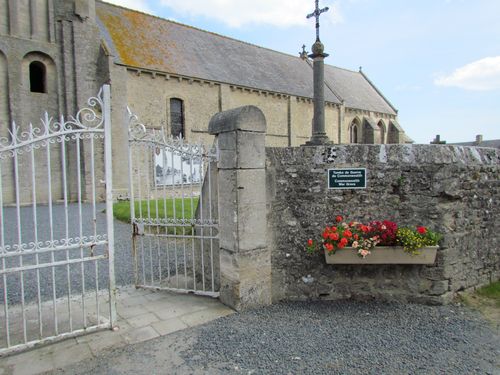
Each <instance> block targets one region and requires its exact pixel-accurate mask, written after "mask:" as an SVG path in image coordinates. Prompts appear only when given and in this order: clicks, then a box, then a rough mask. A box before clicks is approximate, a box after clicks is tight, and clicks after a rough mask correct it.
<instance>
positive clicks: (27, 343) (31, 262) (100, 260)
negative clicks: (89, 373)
mask: <svg viewBox="0 0 500 375" xmlns="http://www.w3.org/2000/svg"><path fill="white" fill-rule="evenodd" d="M111 189H112V181H111V122H110V90H109V86H107V85H106V86H103V88H102V89H101V91H100V92H99V94H98V96H97V97H93V98H90V99H89V100H88V107H86V108H84V109H82V110H80V111H79V112H78V113H77V114H76V116H74V117H70V118H69V119H65V118H64V117H62V116H61V118H60V119H53V118H50V117H49V116H48V115H47V114H46V115H45V117H44V118H43V119H42V121H41V124H40V126H32V125H29V127H25V128H20V127H18V126H17V125H16V124H15V123H14V124H12V128H11V129H10V130H9V137H8V138H7V137H5V138H1V139H0V262H1V264H0V322H1V324H0V325H1V327H0V355H5V354H9V353H13V352H16V351H20V350H23V349H27V348H30V347H33V346H35V345H38V344H41V343H45V342H52V341H56V340H59V339H63V338H67V337H72V336H77V335H80V334H84V333H88V332H92V331H95V330H97V329H103V328H111V327H113V325H114V324H115V320H116V319H115V316H116V312H115V300H114V293H115V285H114V265H113V249H114V242H113V241H114V240H113V213H112V209H113V208H112V193H111ZM103 201H105V202H106V204H103V203H99V202H103ZM104 209H105V210H106V213H105V214H103V213H102V211H103V210H104Z"/></svg>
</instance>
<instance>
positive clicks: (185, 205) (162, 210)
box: [113, 198, 198, 223]
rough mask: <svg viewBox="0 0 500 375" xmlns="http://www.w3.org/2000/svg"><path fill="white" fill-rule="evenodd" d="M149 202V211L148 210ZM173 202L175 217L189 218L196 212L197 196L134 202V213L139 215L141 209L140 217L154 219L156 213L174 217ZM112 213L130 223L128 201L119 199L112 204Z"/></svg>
mask: <svg viewBox="0 0 500 375" xmlns="http://www.w3.org/2000/svg"><path fill="white" fill-rule="evenodd" d="M148 204H149V211H148ZM174 204H175V218H176V219H191V218H192V217H193V215H194V213H195V212H196V207H197V206H198V198H193V199H192V200H191V198H185V199H182V198H176V199H175V200H174V199H166V200H163V199H153V200H150V201H141V202H137V201H136V202H135V215H136V217H137V216H139V213H140V212H141V210H142V217H143V218H147V217H151V218H154V219H156V217H157V214H158V217H159V218H168V219H173V218H174ZM113 215H114V216H115V218H116V219H118V220H120V221H123V222H125V223H130V202H129V201H121V202H117V203H115V204H114V205H113Z"/></svg>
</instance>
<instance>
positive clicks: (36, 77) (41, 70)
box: [30, 61, 47, 93]
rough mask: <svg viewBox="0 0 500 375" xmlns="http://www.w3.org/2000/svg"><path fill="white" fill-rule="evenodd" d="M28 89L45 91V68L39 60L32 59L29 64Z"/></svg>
mask: <svg viewBox="0 0 500 375" xmlns="http://www.w3.org/2000/svg"><path fill="white" fill-rule="evenodd" d="M30 91H31V92H41V93H46V92H47V69H46V68H45V65H44V64H43V63H41V62H40V61H33V62H32V63H31V64H30Z"/></svg>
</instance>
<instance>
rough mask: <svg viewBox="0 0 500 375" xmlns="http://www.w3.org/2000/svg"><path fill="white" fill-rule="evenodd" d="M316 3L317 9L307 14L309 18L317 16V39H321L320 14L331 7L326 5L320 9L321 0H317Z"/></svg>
mask: <svg viewBox="0 0 500 375" xmlns="http://www.w3.org/2000/svg"><path fill="white" fill-rule="evenodd" d="M315 3H316V9H314V12H312V13H311V14H308V15H307V19H309V18H311V17H315V18H316V40H319V16H320V15H321V13H325V12H327V11H328V9H330V8H328V7H324V8H323V9H319V0H315Z"/></svg>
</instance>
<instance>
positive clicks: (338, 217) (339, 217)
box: [335, 215, 342, 223]
mask: <svg viewBox="0 0 500 375" xmlns="http://www.w3.org/2000/svg"><path fill="white" fill-rule="evenodd" d="M335 221H336V222H337V223H340V222H341V221H342V216H340V215H339V216H337V217H336V218H335Z"/></svg>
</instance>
